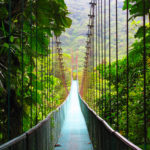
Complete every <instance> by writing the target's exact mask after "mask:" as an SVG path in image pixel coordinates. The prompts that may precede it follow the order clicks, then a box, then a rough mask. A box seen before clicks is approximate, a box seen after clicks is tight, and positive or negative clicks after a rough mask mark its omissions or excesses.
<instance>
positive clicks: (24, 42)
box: [0, 0, 72, 143]
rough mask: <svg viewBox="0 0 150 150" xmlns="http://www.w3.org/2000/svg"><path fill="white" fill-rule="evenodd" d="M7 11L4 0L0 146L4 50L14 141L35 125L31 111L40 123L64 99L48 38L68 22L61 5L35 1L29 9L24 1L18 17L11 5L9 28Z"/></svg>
mask: <svg viewBox="0 0 150 150" xmlns="http://www.w3.org/2000/svg"><path fill="white" fill-rule="evenodd" d="M8 6H9V1H8V0H5V1H4V0H0V39H1V40H0V143H3V142H5V141H7V140H8V137H7V136H8V135H7V129H8V127H7V122H8V116H7V114H8V105H7V104H8V94H9V93H8V86H9V85H8V53H9V49H10V66H11V67H10V124H11V125H10V138H14V137H16V136H18V135H20V134H21V133H22V129H23V131H26V130H28V129H29V128H30V127H31V126H33V125H35V124H36V107H37V113H38V118H37V121H40V120H41V119H43V118H44V117H46V115H47V114H48V113H49V112H50V111H52V110H53V109H55V108H56V107H57V106H58V105H59V104H60V103H61V102H62V99H64V97H65V96H66V95H65V94H64V93H65V90H64V87H63V85H62V83H61V78H59V77H57V76H54V75H52V67H50V65H52V63H51V62H52V49H50V48H49V39H50V38H51V37H52V36H53V33H54V35H55V36H60V35H61V33H62V32H63V31H65V29H66V28H69V27H70V26H71V23H72V21H71V19H70V18H68V14H69V12H68V9H67V6H66V4H65V2H64V0H38V1H32V4H31V1H27V0H24V8H23V13H22V9H21V8H22V3H21V0H18V1H16V0H14V1H11V24H9V17H8V8H9V7H8ZM9 25H10V33H9ZM21 34H22V36H21ZM51 47H52V46H51ZM22 52H23V53H22ZM22 56H23V57H22ZM36 58H37V61H36ZM47 62H49V63H51V64H49V66H48V65H46V63H47ZM36 63H37V69H36ZM42 67H43V69H42ZM22 76H23V80H22ZM69 79H70V78H69ZM22 84H23V91H22ZM69 84H70V83H68V85H69ZM54 91H55V92H54ZM52 93H55V94H53V96H52ZM22 96H23V102H22ZM48 108H49V109H48ZM31 110H32V113H31ZM22 120H23V127H22Z"/></svg>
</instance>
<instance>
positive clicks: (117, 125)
mask: <svg viewBox="0 0 150 150" xmlns="http://www.w3.org/2000/svg"><path fill="white" fill-rule="evenodd" d="M116 91H117V124H116V127H117V130H119V104H118V0H116Z"/></svg>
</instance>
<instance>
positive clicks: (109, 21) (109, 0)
mask: <svg viewBox="0 0 150 150" xmlns="http://www.w3.org/2000/svg"><path fill="white" fill-rule="evenodd" d="M109 107H110V109H109V116H110V125H111V124H112V118H111V1H110V0H109Z"/></svg>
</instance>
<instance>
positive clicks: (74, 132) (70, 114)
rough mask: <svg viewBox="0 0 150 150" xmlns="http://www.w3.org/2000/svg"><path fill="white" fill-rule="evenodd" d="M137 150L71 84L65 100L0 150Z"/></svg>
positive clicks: (75, 86)
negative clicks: (98, 114)
mask: <svg viewBox="0 0 150 150" xmlns="http://www.w3.org/2000/svg"><path fill="white" fill-rule="evenodd" d="M10 149H11V150H50V149H54V150H93V149H97V150H110V149H111V150H129V149H133V150H141V149H140V148H138V147H137V146H136V145H134V144H133V143H131V142H129V141H128V140H127V139H125V138H124V137H123V136H121V135H120V134H119V133H118V132H116V131H114V130H113V129H112V128H111V127H110V126H109V125H108V124H107V123H106V122H105V121H104V120H103V119H101V118H100V117H98V116H97V115H96V113H95V112H94V111H93V110H92V109H90V108H89V106H88V105H87V104H86V103H85V102H84V101H83V100H82V99H81V97H80V95H79V93H78V82H77V81H76V80H74V81H72V86H71V91H70V94H69V95H68V97H67V99H66V101H65V102H64V103H63V104H62V105H61V106H60V107H58V108H57V110H55V111H54V112H52V113H50V114H49V115H48V117H47V118H46V119H45V120H43V121H41V122H40V123H39V124H37V125H36V126H35V127H33V128H32V129H30V130H29V131H27V132H26V133H24V134H23V135H21V136H19V137H17V138H15V139H13V140H11V141H9V142H7V143H5V144H3V145H2V146H0V150H10Z"/></svg>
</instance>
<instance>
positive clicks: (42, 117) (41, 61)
mask: <svg viewBox="0 0 150 150" xmlns="http://www.w3.org/2000/svg"><path fill="white" fill-rule="evenodd" d="M43 38H44V33H43V31H42V43H43ZM41 101H42V120H43V118H44V103H43V45H42V49H41Z"/></svg>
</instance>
